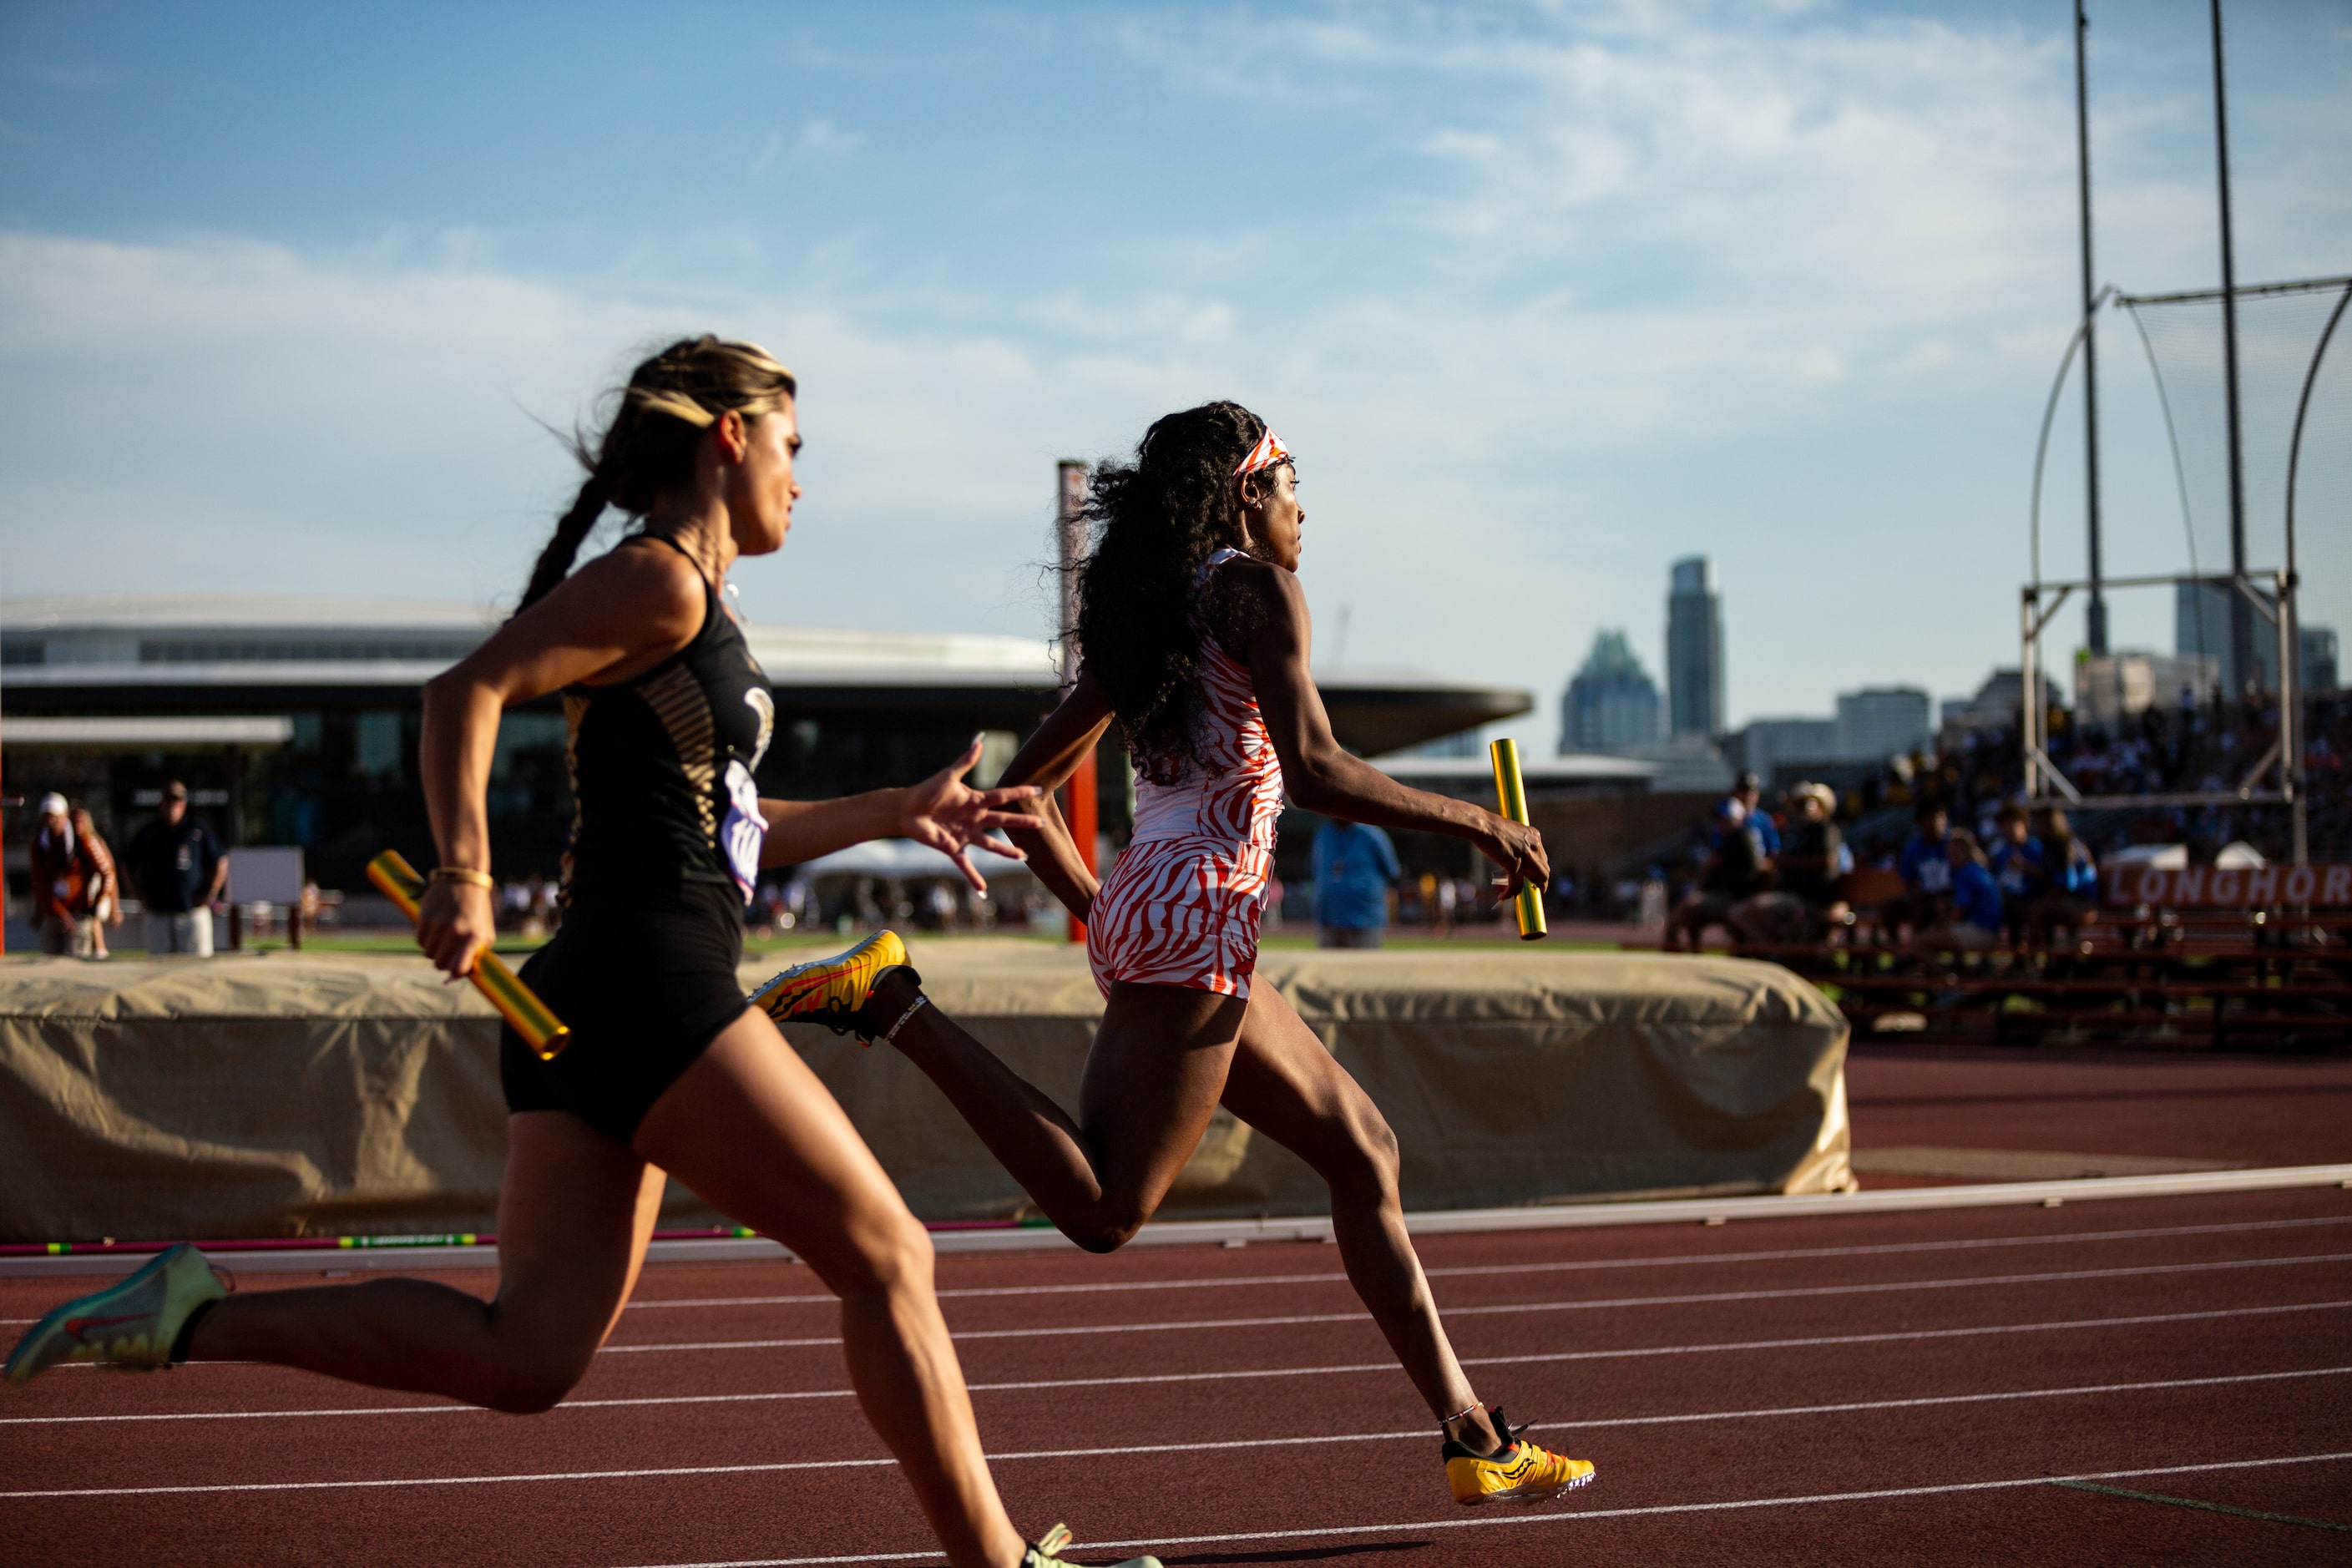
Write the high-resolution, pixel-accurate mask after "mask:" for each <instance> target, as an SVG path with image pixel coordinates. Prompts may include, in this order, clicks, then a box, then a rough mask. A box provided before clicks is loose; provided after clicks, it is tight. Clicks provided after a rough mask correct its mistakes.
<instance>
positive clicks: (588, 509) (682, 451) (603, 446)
mask: <svg viewBox="0 0 2352 1568" xmlns="http://www.w3.org/2000/svg"><path fill="white" fill-rule="evenodd" d="M798 391H799V386H798V384H797V383H795V382H794V381H793V373H792V372H791V371H789V370H787V369H785V368H784V367H783V366H782V364H780V363H777V360H776V357H775V356H774V355H773V354H772V353H769V352H768V351H767V350H765V349H763V348H761V347H760V345H759V344H757V343H746V342H733V341H731V340H729V339H726V338H719V337H712V336H710V335H709V334H708V333H706V334H704V335H703V336H701V337H698V338H682V339H680V340H679V341H678V342H674V343H672V344H670V345H669V347H667V348H666V349H664V350H662V351H661V352H660V353H657V354H655V355H654V356H653V357H652V358H650V359H648V360H646V362H645V363H643V364H640V365H638V366H637V368H636V369H635V371H634V372H632V373H631V374H630V375H629V380H628V384H627V385H625V386H624V387H623V388H622V389H621V395H620V405H619V406H618V407H617V408H615V409H614V413H613V420H612V423H611V424H609V425H607V426H605V427H604V435H603V436H601V437H598V438H597V439H596V440H595V441H594V442H593V444H592V443H591V441H590V440H589V438H588V437H586V436H585V435H579V434H575V436H574V437H572V455H573V456H575V457H577V458H579V459H580V466H581V467H582V468H586V469H587V470H588V478H587V479H586V480H585V481H583V483H582V485H581V486H580V494H579V495H578V497H577V498H575V499H574V500H573V501H572V507H571V510H568V511H566V512H565V513H564V514H563V516H562V518H561V519H559V520H558V521H557V522H556V525H555V537H554V538H552V539H551V540H549V541H548V542H547V548H546V549H545V550H543V551H541V552H540V556H539V562H538V563H537V564H536V565H534V566H533V567H532V568H531V573H530V584H529V585H528V586H527V587H525V588H524V589H523V593H522V603H521V604H520V605H516V606H515V607H516V609H517V610H518V611H520V610H522V609H524V608H526V607H528V606H529V605H532V604H535V603H536V602H538V601H539V600H540V599H542V598H544V597H546V596H547V595H548V593H549V592H550V591H551V590H552V589H553V588H554V586H555V585H556V584H558V583H561V582H562V581H563V579H564V577H565V576H566V575H568V574H570V573H571V571H572V562H573V561H574V560H575V559H576V558H577V557H578V556H579V553H580V545H581V542H583V540H585V539H586V538H587V537H588V534H589V532H590V531H591V530H593V528H594V527H595V526H596V522H597V520H598V519H600V518H602V517H603V516H604V509H605V508H607V507H616V508H618V509H619V510H622V511H625V512H627V513H629V514H631V515H632V516H635V517H643V516H644V515H645V514H646V513H647V512H649V511H651V510H653V508H654V503H655V502H656V500H658V499H659V498H660V495H661V492H662V491H664V490H665V489H670V488H671V487H673V486H676V485H680V484H684V483H685V482H687V481H688V479H691V478H693V475H694V454H695V451H696V449H697V448H698V447H699V446H700V445H701V443H702V436H703V432H704V431H706V430H708V429H709V428H710V427H711V426H713V425H716V424H717V423H719V417H720V416H722V415H726V414H730V413H733V414H740V415H741V416H743V417H744V418H746V419H756V418H758V417H759V416H761V415H762V414H772V413H774V412H775V411H776V410H777V409H779V408H782V406H784V405H785V404H787V403H789V402H791V401H792V399H793V396H794V395H796V394H797V393H798Z"/></svg>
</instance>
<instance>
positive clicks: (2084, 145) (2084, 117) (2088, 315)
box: [2074, 0, 2107, 656]
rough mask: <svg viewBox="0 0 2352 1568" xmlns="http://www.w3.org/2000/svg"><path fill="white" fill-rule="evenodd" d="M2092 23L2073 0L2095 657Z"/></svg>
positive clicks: (2098, 617)
mask: <svg viewBox="0 0 2352 1568" xmlns="http://www.w3.org/2000/svg"><path fill="white" fill-rule="evenodd" d="M2090 28H2091V24H2090V21H2089V19H2088V18H2086V17H2085V16H2084V15H2083V0H2074V156H2075V166H2076V169H2077V171H2078V177H2077V179H2076V182H2075V184H2076V192H2077V195H2078V196H2079V197H2080V200H2081V204H2082V211H2083V224H2082V226H2083V321H2084V329H2083V482H2084V489H2085V492H2086V494H2085V498H2084V499H2085V500H2086V502H2087V507H2088V511H2089V515H2090V522H2091V602H2090V607H2089V609H2088V610H2087V611H2086V612H2085V614H2084V633H2085V636H2084V641H2086V642H2087V643H2089V644H2090V647H2091V652H2092V654H2093V655H2094V656H2099V655H2104V654H2105V653H2106V651H2107V596H2106V593H2105V590H2104V589H2103V588H2102V587H2101V585H2100V582H2099V579H2100V578H2101V577H2103V576H2104V575H2105V572H2104V570H2103V569H2102V565H2101V561H2100V550H2099V339H2098V331H2097V329H2096V328H2095V326H2093V325H2092V324H2091V323H2092V322H2093V321H2094V319H2095V317H2096V315H2097V313H2098V309H2099V305H2098V295H2097V294H2096V293H2095V291H2094V289H2093V287H2092V284H2091V89H2090V78H2089V75H2088V72H2087V69H2086V68H2085V66H2084V58H2083V56H2084V46H2085V44H2086V43H2087V41H2088V38H2087V35H2088V34H2089V32H2090Z"/></svg>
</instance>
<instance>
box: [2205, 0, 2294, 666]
mask: <svg viewBox="0 0 2352 1568" xmlns="http://www.w3.org/2000/svg"><path fill="white" fill-rule="evenodd" d="M2212 8H2213V159H2214V163H2215V166H2216V168H2217V170H2218V171H2219V174H2220V178H2219V180H2218V181H2217V185H2218V188H2219V190H2220V193H2221V368H2222V376H2223V380H2224V383H2225V384H2226V387H2227V390H2228V396H2229V409H2230V574H2231V576H2232V577H2234V578H2236V579H2237V581H2238V585H2239V590H2240V591H2239V592H2238V593H2235V594H2232V595H2230V679H2231V685H2233V686H2235V687H2237V688H2238V689H2237V690H2234V691H2230V692H2227V693H2225V694H2224V695H2225V696H2226V697H2227V698H2228V700H2231V701H2233V702H2234V701H2242V700H2244V698H2245V689H2244V688H2245V684H2246V680H2247V678H2248V676H2249V674H2250V673H2251V672H2252V670H2253V668H2255V667H2254V625H2253V617H2252V615H2251V614H2250V613H2249V612H2250V608H2251V600H2250V595H2248V594H2247V593H2246V592H2245V585H2246V466H2245V454H2244V449H2243V446H2242V439H2241V436H2240V428H2241V427H2240V424H2239V419H2238V266H2237V253H2236V249H2235V247H2234V244H2233V242H2232V240H2231V233H2230V100H2229V91H2228V86H2227V82H2226V74H2227V73H2226V72H2224V70H2223V69H2222V65H2221V0H2212ZM2281 677H2282V680H2284V671H2282V672H2281Z"/></svg>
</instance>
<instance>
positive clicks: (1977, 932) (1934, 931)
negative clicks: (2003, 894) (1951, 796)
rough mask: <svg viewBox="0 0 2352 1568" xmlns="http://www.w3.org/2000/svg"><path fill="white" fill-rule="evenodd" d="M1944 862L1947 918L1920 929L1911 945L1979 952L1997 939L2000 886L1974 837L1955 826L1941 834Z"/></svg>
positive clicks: (1922, 948) (1941, 949) (1929, 949)
mask: <svg viewBox="0 0 2352 1568" xmlns="http://www.w3.org/2000/svg"><path fill="white" fill-rule="evenodd" d="M1944 864H1945V867H1946V868H1947V869H1948V872H1949V877H1948V882H1949V885H1950V892H1949V893H1948V896H1947V898H1946V899H1945V900H1943V908H1944V909H1945V910H1948V916H1947V918H1946V919H1944V920H1941V921H1937V922H1936V923H1934V924H1932V925H1927V926H1923V927H1921V928H1920V930H1919V932H1918V934H1917V935H1916V937H1915V938H1913V941H1912V945H1913V946H1914V947H1916V948H1919V949H1921V950H1923V951H1927V952H1935V951H1946V952H1948V951H1950V950H1951V949H1954V948H1958V949H1959V950H1960V951H1961V952H1982V951H1984V950H1985V949H1986V948H1989V947H1990V946H1992V945H1993V944H1994V943H1995V942H1999V941H2000V918H2001V909H2000V885H1999V884H1998V883H1996V882H1995V881H1994V880H1993V879H1992V868H1991V867H1990V866H1989V865H1987V864H1986V863H1985V855H1984V851H1983V850H1982V849H1981V848H1979V847H1978V845H1977V836H1976V835H1975V834H1973V833H1970V832H1969V830H1968V829H1967V828H1965V827H1956V828H1953V829H1952V830H1951V831H1950V832H1948V834H1946V835H1945V837H1944Z"/></svg>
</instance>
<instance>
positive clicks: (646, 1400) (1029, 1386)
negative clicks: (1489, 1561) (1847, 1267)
mask: <svg viewBox="0 0 2352 1568" xmlns="http://www.w3.org/2000/svg"><path fill="white" fill-rule="evenodd" d="M2347 1309H2352V1300H2341V1301H2297V1302H2289V1303H2284V1304H2281V1305H2273V1306H2264V1307H2221V1308H2215V1309H2211V1310H2206V1311H2201V1312H2144V1313H2138V1314H2135V1315H2133V1316H2129V1317H2117V1318H2061V1319H2058V1320H2056V1321H2050V1322H2041V1323H1984V1324H1979V1325H1978V1326H1976V1327H1973V1328H1964V1329H1901V1330H1895V1331H1886V1332H1881V1333H1871V1334H1823V1335H1814V1336H1811V1337H1808V1338H1801V1339H1779V1340H1729V1341H1721V1342H1714V1343H1709V1344H1695V1345H1639V1346H1634V1347H1632V1348H1628V1349H1622V1350H1594V1351H1557V1352H1549V1353H1547V1354H1539V1355H1494V1356H1465V1357H1464V1358H1462V1364H1463V1365H1464V1366H1529V1365H1537V1364H1540V1363H1549V1362H1567V1361H1622V1360H1628V1359H1633V1358H1636V1357H1641V1356H1661V1355H1717V1354H1723V1353H1726V1352H1738V1351H1760V1350H1803V1349H1807V1348H1811V1347H1814V1346H1822V1345H1868V1344H1888V1343H1895V1342H1905V1341H1915V1340H1941V1339H1973V1338H1981V1337H1983V1336H1986V1335H1992V1334H2038V1333H2051V1332H2055V1331H2061V1330H2067V1329H2111V1328H2137V1327H2142V1326H2146V1325H2150V1324H2161V1323H2198V1322H2210V1321H2215V1320H2217V1319H2227V1318H2259V1317H2272V1316H2275V1315H2277V1314H2280V1313H2284V1312H2329V1311H2343V1310H2347ZM73 1364H76V1365H79V1364H81V1363H73ZM196 1364H198V1365H206V1364H220V1365H230V1364H235V1365H245V1364H247V1363H196ZM1396 1370H1397V1366H1396V1363H1394V1362H1392V1361H1367V1362H1354V1363H1347V1364H1344V1365H1339V1366H1269V1367H1243V1368H1236V1369H1234V1370H1231V1371H1225V1372H1166V1373H1141V1374H1138V1375H1134V1376H1128V1377H1053V1378H1034V1379H1025V1380H1023V1381H1019V1382H1009V1383H975V1384H969V1385H968V1386H969V1387H970V1389H971V1392H972V1393H974V1394H1024V1393H1029V1392H1033V1391H1035V1390H1041V1389H1055V1388H1118V1387H1128V1386H1131V1385H1136V1384H1161V1383H1216V1382H1221V1381H1223V1380H1224V1379H1228V1378H1246V1379H1249V1380H1250V1381H1252V1382H1256V1381H1259V1380H1261V1379H1265V1378H1269V1377H1338V1376H1350V1375H1359V1374H1362V1373H1393V1372H1395V1371H1396ZM855 1397H856V1390H854V1389H847V1388H806V1389H789V1390H784V1391H782V1392H777V1393H761V1394H638V1395H635V1396H631V1397H628V1398H614V1399H567V1400H565V1401H563V1403H562V1404H561V1405H557V1406H555V1408H556V1409H558V1410H618V1409H630V1408H635V1407H639V1406H644V1405H757V1404H764V1403H769V1402H773V1401H778V1400H792V1399H851V1398H855ZM466 1414H475V1415H488V1411H485V1410H481V1409H479V1408H478V1407H477V1406H475V1405H353V1406H349V1407H346V1408H342V1409H332V1410H176V1411H167V1412H160V1413H156V1414H145V1413H139V1414H130V1415H9V1416H0V1426H74V1425H84V1424H104V1423H112V1422H123V1421H266V1420H299V1419H301V1418H304V1417H308V1416H317V1415H466Z"/></svg>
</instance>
